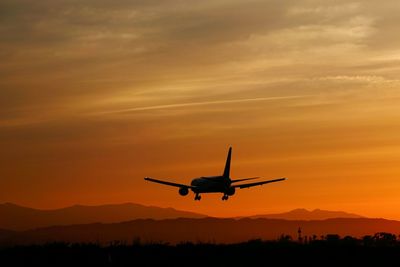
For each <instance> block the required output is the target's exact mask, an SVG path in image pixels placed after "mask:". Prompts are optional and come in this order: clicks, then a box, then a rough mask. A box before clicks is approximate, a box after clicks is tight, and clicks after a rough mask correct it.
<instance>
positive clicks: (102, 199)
mask: <svg viewBox="0 0 400 267" xmlns="http://www.w3.org/2000/svg"><path fill="white" fill-rule="evenodd" d="M399 12H400V2H399V1H398V0H388V1H385V2H384V4H383V2H382V1H376V0H374V1H372V0H364V1H353V0H346V1H344V0H343V1H342V0H337V1H333V0H307V1H298V0H296V1H295V0H282V1H265V0H246V1H237V0H229V1H227V0H212V1H211V0H204V1H192V0H185V1H183V0H171V1H162V0H132V1H128V0H120V1H105V0H79V1H78V0H56V1H55V0H43V1H29V0H2V1H1V2H0V59H1V60H0V147H1V149H0V203H2V202H13V203H17V204H20V205H25V206H29V207H35V208H42V209H52V208H60V207H65V206H69V205H74V204H86V205H97V204H106V203H125V202H136V203H141V204H145V205H155V206H160V207H174V208H177V209H183V210H188V211H194V212H201V213H206V214H209V215H212V216H242V215H251V214H260V213H272V212H282V211H287V210H290V209H294V208H307V209H315V208H320V209H329V210H344V211H348V212H353V213H358V214H361V215H365V216H370V217H385V218H390V219H399V220H400V194H399V192H400V80H399V77H400V75H399V74H400V48H399V47H400V35H399V34H398V28H399V27H398V26H399V25H400V16H399V15H398V14H399ZM229 146H233V156H232V169H231V175H232V177H233V178H240V177H253V176H261V177H263V178H264V179H273V178H279V177H287V178H288V180H287V181H285V182H280V183H275V184H269V185H265V186H262V187H254V188H252V189H242V190H238V191H237V194H236V195H234V196H233V197H231V198H230V199H229V201H221V200H220V198H221V195H220V194H210V195H204V196H203V198H202V200H201V201H200V202H199V201H194V200H193V195H189V196H186V197H181V196H180V195H179V194H178V189H177V188H169V187H165V186H162V185H158V184H150V183H148V182H146V181H144V180H143V177H145V176H151V177H155V178H159V179H169V180H171V181H176V182H178V183H185V184H186V183H190V180H191V179H192V178H193V177H198V176H205V175H219V174H221V173H222V172H223V167H224V163H225V158H226V153H227V150H228V148H229Z"/></svg>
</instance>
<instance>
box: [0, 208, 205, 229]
mask: <svg viewBox="0 0 400 267" xmlns="http://www.w3.org/2000/svg"><path fill="white" fill-rule="evenodd" d="M179 217H185V218H203V217H206V215H203V214H199V213H194V212H188V211H181V210H176V209H173V208H159V207H154V206H144V205H140V204H135V203H125V204H114V205H101V206H82V205H75V206H71V207H66V208H62V209H54V210H39V209H32V208H27V207H22V206H18V205H15V204H12V203H5V204H0V228H3V229H8V230H17V231H22V230H28V229H34V228H43V227H48V226H54V225H73V224H90V223H96V222H101V223H114V222H122V221H130V220H135V219H157V220H161V219H171V218H179Z"/></svg>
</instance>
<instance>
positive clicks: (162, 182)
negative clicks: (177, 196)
mask: <svg viewBox="0 0 400 267" xmlns="http://www.w3.org/2000/svg"><path fill="white" fill-rule="evenodd" d="M144 179H145V180H146V181H150V182H153V183H159V184H164V185H169V186H175V187H186V188H194V187H193V186H191V185H185V184H177V183H172V182H167V181H162V180H157V179H153V178H150V177H145V178H144Z"/></svg>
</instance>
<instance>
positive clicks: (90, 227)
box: [0, 203, 400, 245]
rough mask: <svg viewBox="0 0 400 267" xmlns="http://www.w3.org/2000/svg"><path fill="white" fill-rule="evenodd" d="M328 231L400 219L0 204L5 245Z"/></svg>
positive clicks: (384, 228) (364, 231) (385, 225)
mask: <svg viewBox="0 0 400 267" xmlns="http://www.w3.org/2000/svg"><path fill="white" fill-rule="evenodd" d="M299 228H301V229H302V234H303V236H308V237H311V236H321V235H326V234H339V235H341V236H346V235H351V236H357V237H361V236H364V235H373V234H374V233H376V232H392V233H394V234H399V233H400V222H399V221H390V220H385V219H370V218H364V217H362V216H359V215H356V214H351V213H346V212H342V211H327V210H319V209H316V210H313V211H308V210H305V209H296V210H292V211H289V212H285V213H279V214H263V215H254V216H248V217H242V218H238V217H235V218H212V217H207V216H206V215H204V214H200V213H194V212H187V211H181V210H176V209H173V208H159V207H154V206H144V205H140V204H134V203H125V204H115V205H101V206H82V205H75V206H71V207H67V208H62V209H54V210H39V209H32V208H27V207H22V206H18V205H15V204H11V203H5V204H0V245H7V244H8V245H10V244H11V245H12V244H31V243H45V242H56V241H62V242H100V243H107V242H111V241H115V240H120V241H126V242H131V241H132V240H142V241H144V242H159V241H162V242H170V243H178V242H187V241H191V242H197V241H203V242H210V241H211V242H222V243H225V242H228V243H230V242H241V241H246V240H249V239H254V238H261V239H276V238H278V237H279V236H280V235H281V234H285V235H291V236H292V237H293V238H296V237H297V234H298V233H297V231H298V229H299Z"/></svg>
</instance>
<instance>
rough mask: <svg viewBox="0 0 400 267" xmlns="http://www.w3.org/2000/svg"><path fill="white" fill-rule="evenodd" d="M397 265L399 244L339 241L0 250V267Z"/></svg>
mask: <svg viewBox="0 0 400 267" xmlns="http://www.w3.org/2000/svg"><path fill="white" fill-rule="evenodd" d="M296 265H297V266H298V265H301V266H400V242H398V241H396V240H395V239H393V238H389V239H387V238H386V239H384V238H382V239H380V240H379V239H373V238H370V239H368V238H367V239H364V240H358V239H353V238H345V239H340V238H338V237H336V236H331V237H329V238H328V239H325V240H313V241H310V242H307V243H298V242H292V241H290V240H287V239H284V238H283V239H282V240H279V241H261V240H251V241H248V242H244V243H238V244H193V243H182V244H178V245H169V244H140V242H138V241H136V242H133V244H130V245H127V244H120V243H118V242H115V243H113V244H109V245H107V246H101V245H98V244H67V243H52V244H46V245H36V246H35V245H32V246H15V247H8V248H0V266H296Z"/></svg>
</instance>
